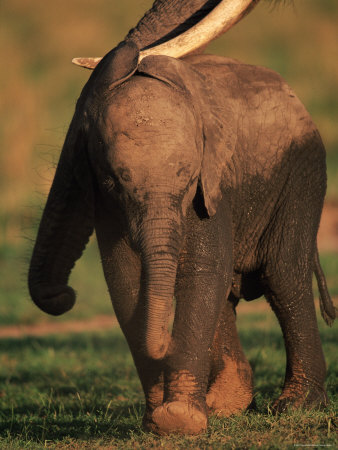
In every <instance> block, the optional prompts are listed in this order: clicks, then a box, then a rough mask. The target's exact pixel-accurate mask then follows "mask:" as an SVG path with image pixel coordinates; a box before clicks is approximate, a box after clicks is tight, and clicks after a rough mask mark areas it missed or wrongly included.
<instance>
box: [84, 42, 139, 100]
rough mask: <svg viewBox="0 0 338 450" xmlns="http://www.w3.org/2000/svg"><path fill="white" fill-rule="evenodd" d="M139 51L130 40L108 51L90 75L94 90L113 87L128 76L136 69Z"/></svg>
mask: <svg viewBox="0 0 338 450" xmlns="http://www.w3.org/2000/svg"><path fill="white" fill-rule="evenodd" d="M139 53H140V52H139V49H138V47H137V45H136V44H135V43H134V42H131V41H129V42H122V43H121V44H119V45H118V46H117V47H115V48H114V49H113V50H111V51H110V52H108V53H107V54H106V55H105V56H104V58H102V60H101V61H100V63H99V64H98V65H97V67H96V69H95V70H94V72H93V74H92V76H91V82H94V83H95V91H96V92H98V91H99V90H101V91H105V90H107V89H114V87H116V86H118V85H119V84H121V83H123V82H124V81H126V80H127V79H128V78H130V77H131V76H132V75H133V74H134V73H135V72H136V70H137V66H138V60H139ZM83 59H86V58H83Z"/></svg>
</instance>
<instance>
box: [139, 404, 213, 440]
mask: <svg viewBox="0 0 338 450" xmlns="http://www.w3.org/2000/svg"><path fill="white" fill-rule="evenodd" d="M144 426H145V428H146V430H148V431H152V432H153V433H156V434H159V435H167V434H170V433H178V434H199V433H202V432H203V431H205V430H206V428H207V416H206V414H205V413H203V412H202V411H201V410H200V409H198V408H197V407H196V406H194V405H191V404H189V403H184V402H180V401H174V402H166V403H164V404H163V405H162V406H159V407H158V408H156V409H155V411H154V412H153V414H152V416H151V419H150V420H148V421H147V422H146V423H145V422H144Z"/></svg>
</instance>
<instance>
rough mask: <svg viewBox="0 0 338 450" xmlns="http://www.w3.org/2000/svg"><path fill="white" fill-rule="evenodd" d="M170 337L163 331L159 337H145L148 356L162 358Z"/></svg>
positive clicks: (165, 352)
mask: <svg viewBox="0 0 338 450" xmlns="http://www.w3.org/2000/svg"><path fill="white" fill-rule="evenodd" d="M170 340H171V337H170V335H169V333H168V332H166V333H164V334H163V335H162V336H161V337H160V338H157V339H156V338H152V337H147V339H146V353H147V356H148V357H149V358H152V359H156V360H159V359H163V358H164V357H165V355H166V354H167V351H168V348H169V344H170Z"/></svg>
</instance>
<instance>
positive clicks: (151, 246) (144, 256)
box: [29, 43, 335, 434]
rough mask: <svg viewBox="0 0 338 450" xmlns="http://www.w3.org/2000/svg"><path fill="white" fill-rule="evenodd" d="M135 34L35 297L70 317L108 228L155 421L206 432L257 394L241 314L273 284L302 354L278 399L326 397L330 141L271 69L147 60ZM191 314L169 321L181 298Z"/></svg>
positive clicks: (93, 95)
mask: <svg viewBox="0 0 338 450" xmlns="http://www.w3.org/2000/svg"><path fill="white" fill-rule="evenodd" d="M138 59H139V58H138V50H137V47H136V46H135V45H133V44H132V43H126V44H124V45H121V46H120V47H119V48H118V49H117V50H115V51H114V52H111V53H110V54H108V55H107V56H106V57H105V58H104V59H103V60H102V61H101V62H100V64H99V65H98V66H97V68H96V70H95V71H94V72H93V75H92V77H91V78H90V80H89V82H88V83H87V85H86V87H85V88H84V90H83V92H82V94H81V97H80V99H79V101H78V103H77V107H76V111H75V114H74V118H73V120H72V123H71V125H70V129H69V131H68V134H67V137H66V141H65V144H64V147H63V150H62V154H61V158H60V162H59V165H58V167H57V171H56V175H55V179H54V182H53V186H52V188H51V192H50V194H49V197H48V201H47V205H46V208H45V210H44V213H43V217H42V220H41V225H40V229H39V233H38V237H37V241H36V245H35V248H34V252H33V256H32V260H31V266H30V272H29V289H30V293H31V296H32V299H33V300H34V302H35V303H36V304H37V305H38V306H39V307H40V308H41V309H42V310H44V311H46V312H48V313H50V314H55V315H58V314H62V313H64V312H66V311H67V310H69V309H70V308H71V307H72V306H73V304H74V301H75V294H74V291H73V290H72V288H70V287H68V286H67V281H68V277H69V274H70V271H71V269H72V267H73V265H74V263H75V261H76V260H77V259H78V258H79V257H80V256H81V253H82V251H83V249H84V247H85V245H86V243H87V241H88V238H89V236H90V235H91V233H92V232H93V229H94V228H95V231H96V234H97V239H98V243H99V248H100V252H101V257H102V264H103V268H104V273H105V278H106V281H107V284H108V287H109V292H110V296H111V299H112V302H113V305H114V309H115V312H116V316H117V318H118V321H119V323H120V325H121V328H122V330H123V333H124V334H125V336H126V339H127V341H128V344H129V347H130V350H131V352H132V355H133V358H134V361H135V365H136V368H137V371H138V374H139V377H140V380H141V383H142V386H143V389H144V394H145V399H146V411H145V415H144V419H143V423H144V426H145V428H146V429H148V430H151V431H153V432H155V433H158V434H167V433H171V432H179V433H190V434H196V433H199V432H202V431H203V430H205V428H206V426H207V415H208V413H209V412H210V413H213V412H217V413H219V414H223V415H224V416H228V415H230V414H234V413H238V412H240V411H242V410H243V409H245V408H246V407H247V406H248V405H249V404H250V402H251V400H252V371H251V368H250V365H249V363H248V361H247V359H246V357H245V356H244V353H243V351H242V348H241V345H240V342H239V338H238V335H237V331H236V325H235V306H236V305H237V303H238V301H239V299H240V298H244V299H246V300H253V299H255V298H258V297H260V296H261V295H264V296H265V297H266V298H267V300H268V302H269V303H270V305H271V307H272V309H273V311H274V312H275V314H276V316H277V318H278V320H279V323H280V325H281V328H282V331H283V336H284V340H285V346H286V353H287V367H286V375H285V383H284V387H283V391H282V393H281V395H280V397H279V398H278V400H277V401H276V402H275V404H274V408H275V409H276V410H277V411H283V410H284V409H285V408H287V407H289V406H294V407H298V406H303V405H304V406H308V405H309V406H316V405H320V404H323V405H325V404H326V402H327V396H326V392H325V388H324V379H325V362H324V357H323V352H322V348H321V343H320V338H319V333H318V327H317V322H316V314H315V308H314V302H313V293H312V285H311V281H312V274H313V273H315V275H316V277H317V281H318V285H319V290H320V293H321V307H322V314H323V317H324V319H325V320H326V322H327V323H329V324H330V323H331V322H332V321H333V320H334V318H335V310H334V307H333V305H332V302H331V299H330V297H329V294H328V292H327V288H326V283H325V278H324V275H323V273H322V270H321V267H320V264H319V259H318V251H317V246H316V236H317V231H318V226H319V221H320V215H321V210H322V206H323V199H324V195H325V189H326V167H325V150H324V147H323V144H322V141H321V138H320V136H319V133H318V131H317V129H316V127H315V125H314V124H313V122H312V120H311V118H310V117H309V114H308V113H307V111H306V110H305V108H304V107H303V105H302V104H301V103H300V101H299V100H298V99H297V97H296V96H295V94H294V93H293V91H292V90H291V89H290V88H289V87H288V86H287V85H286V83H285V82H284V81H283V80H282V79H281V77H280V76H279V75H278V74H276V73H274V72H272V71H271V70H268V69H264V68H259V67H255V66H250V65H246V64H242V63H240V62H238V61H235V60H231V59H226V58H222V57H216V56H207V55H199V56H190V57H187V58H185V59H181V60H178V59H174V58H171V57H168V56H156V55H154V56H148V57H145V58H144V59H143V60H142V61H141V62H140V63H139V62H138ZM174 296H175V298H176V310H175V318H174V323H173V329H172V332H171V333H169V331H168V322H169V315H170V312H171V310H172V302H173V297H174Z"/></svg>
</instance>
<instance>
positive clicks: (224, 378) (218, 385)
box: [206, 356, 253, 417]
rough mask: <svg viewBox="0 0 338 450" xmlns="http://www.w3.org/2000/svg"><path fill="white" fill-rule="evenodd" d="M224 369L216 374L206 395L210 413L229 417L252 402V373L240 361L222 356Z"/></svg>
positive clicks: (246, 365) (248, 367)
mask: <svg viewBox="0 0 338 450" xmlns="http://www.w3.org/2000/svg"><path fill="white" fill-rule="evenodd" d="M223 362H224V369H223V370H222V371H221V372H220V373H219V374H218V376H217V377H216V380H215V381H214V383H213V384H212V385H211V387H210V389H209V392H208V394H207V398H206V400H207V405H208V408H209V410H210V412H211V413H213V414H217V415H218V416H224V417H229V416H231V415H232V414H238V413H240V412H241V411H243V410H244V409H246V408H247V407H248V406H249V404H250V403H251V400H252V395H253V386H252V372H251V368H250V366H248V364H245V363H244V362H242V361H240V360H235V359H231V358H229V357H228V356H223Z"/></svg>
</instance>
